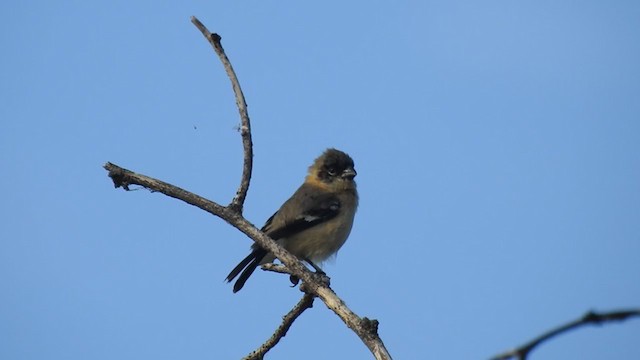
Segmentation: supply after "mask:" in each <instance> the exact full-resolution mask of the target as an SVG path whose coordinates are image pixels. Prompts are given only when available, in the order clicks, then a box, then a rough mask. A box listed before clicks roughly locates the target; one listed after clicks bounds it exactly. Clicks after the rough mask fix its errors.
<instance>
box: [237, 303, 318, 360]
mask: <svg viewBox="0 0 640 360" xmlns="http://www.w3.org/2000/svg"><path fill="white" fill-rule="evenodd" d="M314 298H315V296H313V295H311V294H304V295H303V296H302V299H300V301H299V302H298V303H297V304H296V306H294V307H293V309H291V311H289V313H287V315H285V316H283V317H282V324H280V326H278V328H277V329H276V331H275V332H274V333H273V335H271V337H270V338H269V339H268V340H267V341H265V343H264V344H262V345H261V346H260V347H259V348H258V349H256V350H254V351H253V352H252V353H251V354H249V355H247V356H246V357H244V358H243V360H262V359H263V358H264V355H265V354H266V353H267V352H268V351H269V350H271V349H272V348H273V347H275V346H276V345H277V344H278V342H279V341H280V339H282V338H283V337H285V335H287V331H289V328H291V325H292V324H293V322H294V321H295V320H296V319H297V318H298V317H299V316H300V315H302V313H303V312H304V311H305V310H307V309H309V308H312V307H313V299H314Z"/></svg>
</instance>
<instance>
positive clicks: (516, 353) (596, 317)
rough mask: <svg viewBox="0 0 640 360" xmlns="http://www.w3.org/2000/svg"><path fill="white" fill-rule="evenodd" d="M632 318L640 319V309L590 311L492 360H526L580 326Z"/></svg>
mask: <svg viewBox="0 0 640 360" xmlns="http://www.w3.org/2000/svg"><path fill="white" fill-rule="evenodd" d="M631 317H640V309H637V310H623V311H611V312H605V313H596V312H593V311H589V312H587V313H586V314H584V315H583V316H582V317H581V318H579V319H577V320H574V321H571V322H569V323H567V324H564V325H561V326H559V327H557V328H555V329H551V330H549V331H547V332H546V333H544V334H542V335H540V336H538V337H537V338H535V339H533V340H531V341H529V342H528V343H526V344H524V345H522V346H520V347H518V348H515V349H513V350H509V351H506V352H504V353H502V354H498V355H496V356H494V357H492V358H491V360H507V359H518V360H526V359H527V356H529V353H530V352H531V351H532V350H533V349H534V348H535V347H537V346H538V345H540V344H541V343H543V342H545V341H547V340H549V339H551V338H553V337H555V336H558V335H560V334H562V333H565V332H567V331H570V330H573V329H576V328H578V327H580V326H584V325H588V324H595V325H600V324H602V323H605V322H613V321H623V320H626V319H628V318H631Z"/></svg>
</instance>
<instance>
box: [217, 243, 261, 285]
mask: <svg viewBox="0 0 640 360" xmlns="http://www.w3.org/2000/svg"><path fill="white" fill-rule="evenodd" d="M266 255H267V251H266V250H264V249H262V248H258V249H253V251H252V252H251V254H249V255H248V256H247V257H246V258H244V259H243V260H242V261H240V263H239V264H238V265H236V267H234V268H233V270H231V272H230V273H229V275H227V279H226V280H227V282H231V281H232V280H233V279H234V278H235V277H236V276H238V274H240V277H239V278H238V280H236V283H235V284H233V292H234V293H236V292H238V291H240V289H242V287H243V286H244V283H245V282H247V279H248V278H249V276H251V274H253V272H254V270H255V269H256V268H257V267H258V265H260V262H261V261H262V259H264V257H265V256H266ZM241 271H242V273H240V272H241Z"/></svg>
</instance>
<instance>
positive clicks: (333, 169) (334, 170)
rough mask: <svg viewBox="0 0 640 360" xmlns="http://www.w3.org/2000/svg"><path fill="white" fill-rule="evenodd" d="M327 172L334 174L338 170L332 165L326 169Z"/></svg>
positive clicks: (336, 173)
mask: <svg viewBox="0 0 640 360" xmlns="http://www.w3.org/2000/svg"><path fill="white" fill-rule="evenodd" d="M327 174H329V175H331V176H336V175H338V170H337V169H336V168H334V167H330V168H328V169H327Z"/></svg>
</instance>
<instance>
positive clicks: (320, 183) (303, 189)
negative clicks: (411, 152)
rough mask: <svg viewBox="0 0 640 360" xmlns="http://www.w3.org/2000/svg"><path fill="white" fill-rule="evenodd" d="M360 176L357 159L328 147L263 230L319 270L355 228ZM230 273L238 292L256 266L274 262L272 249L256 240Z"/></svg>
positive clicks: (234, 287) (229, 276)
mask: <svg viewBox="0 0 640 360" xmlns="http://www.w3.org/2000/svg"><path fill="white" fill-rule="evenodd" d="M356 175H357V173H356V170H355V169H354V166H353V159H351V157H350V156H349V155H347V154H346V153H344V152H342V151H340V150H336V149H327V150H326V151H325V152H324V153H322V155H320V156H319V157H318V158H317V159H316V160H315V161H314V162H313V164H312V165H311V166H310V167H309V172H308V174H307V176H306V178H305V180H304V183H303V184H302V185H301V186H300V187H299V188H298V190H296V192H295V193H294V194H293V195H292V196H291V197H290V198H289V200H287V201H285V203H284V204H282V206H281V207H280V210H278V211H276V213H275V214H273V215H272V216H271V217H270V218H269V219H268V220H267V223H266V224H265V225H264V226H263V227H262V231H263V232H264V233H265V234H267V235H268V236H269V237H271V238H272V239H273V240H275V241H276V242H277V243H278V244H279V245H280V246H282V247H284V248H285V249H287V251H289V252H290V253H292V254H293V255H295V256H297V257H298V258H300V259H301V260H304V261H306V262H308V263H309V264H310V265H311V266H313V267H314V268H315V269H316V270H319V268H318V266H317V264H319V263H321V262H323V261H324V260H326V259H328V258H329V257H331V256H332V255H334V254H335V253H336V252H337V251H338V250H339V249H340V247H341V246H342V245H343V244H344V242H345V241H346V240H347V237H348V236H349V233H350V232H351V227H352V225H353V218H354V216H355V214H356V209H357V208H358V192H357V190H356V183H355V181H354V180H353V179H354V178H355V176H356ZM251 249H252V251H251V253H250V254H249V255H248V256H247V257H246V258H244V260H242V261H241V262H240V263H239V264H238V265H236V267H235V268H233V270H231V272H230V273H229V275H227V278H226V281H227V282H231V281H232V280H233V279H235V278H236V276H238V274H239V275H240V277H238V280H236V283H235V284H234V285H233V292H234V293H236V292H238V291H239V290H240V289H242V287H243V286H244V284H245V282H246V281H247V279H248V278H249V276H251V274H252V273H253V271H254V270H255V269H256V268H257V267H258V265H262V264H266V263H270V262H273V260H275V257H274V256H273V254H272V253H270V252H268V251H266V250H264V249H263V248H261V247H260V246H259V245H258V244H256V243H254V244H253V245H252V246H251Z"/></svg>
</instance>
